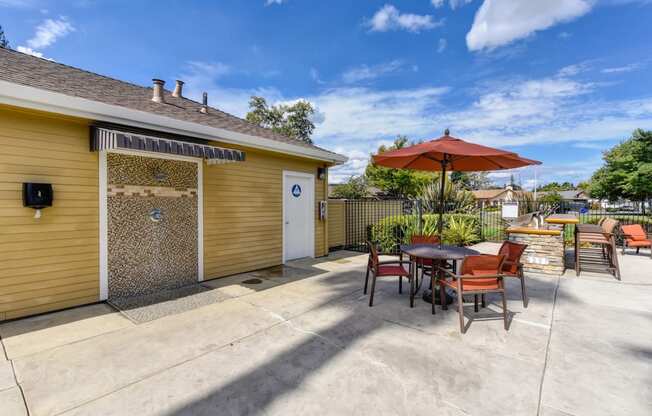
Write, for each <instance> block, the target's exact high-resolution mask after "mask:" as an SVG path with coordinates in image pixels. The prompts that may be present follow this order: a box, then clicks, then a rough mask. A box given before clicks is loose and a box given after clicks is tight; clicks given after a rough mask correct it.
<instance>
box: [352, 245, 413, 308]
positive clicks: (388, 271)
mask: <svg viewBox="0 0 652 416" xmlns="http://www.w3.org/2000/svg"><path fill="white" fill-rule="evenodd" d="M367 246H368V247H369V261H368V262H367V275H366V277H365V281H364V293H365V295H366V294H367V284H368V283H369V274H371V293H370V294H369V306H370V307H371V306H373V304H374V291H375V289H376V278H377V277H385V276H395V277H398V279H399V287H398V292H399V293H402V292H403V290H402V281H403V277H407V279H408V280H409V281H410V306H413V305H414V280H413V279H412V275H411V273H410V271H409V264H410V263H409V262H407V261H401V260H399V261H396V260H392V261H379V259H378V250H376V246H375V245H374V244H373V243H371V242H367ZM404 265H407V266H408V268H405V267H404Z"/></svg>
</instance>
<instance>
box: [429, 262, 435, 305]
mask: <svg viewBox="0 0 652 416" xmlns="http://www.w3.org/2000/svg"><path fill="white" fill-rule="evenodd" d="M430 287H431V288H432V289H431V290H430V298H431V299H430V301H431V303H432V314H433V315H434V314H435V273H434V270H433V273H432V274H431V275H430Z"/></svg>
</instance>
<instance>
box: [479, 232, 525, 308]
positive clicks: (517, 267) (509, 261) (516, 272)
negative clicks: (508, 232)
mask: <svg viewBox="0 0 652 416" xmlns="http://www.w3.org/2000/svg"><path fill="white" fill-rule="evenodd" d="M526 248H527V244H519V243H515V242H513V241H503V245H502V246H500V250H499V251H498V254H502V255H504V256H505V262H504V263H503V274H504V275H505V276H509V277H516V278H517V279H519V280H520V281H521V298H522V299H523V306H524V307H526V308H527V304H528V298H527V292H526V290H525V274H523V263H521V256H522V255H523V252H525V249H526ZM482 301H483V302H482V303H483V305H482V306H484V297H483V299H482Z"/></svg>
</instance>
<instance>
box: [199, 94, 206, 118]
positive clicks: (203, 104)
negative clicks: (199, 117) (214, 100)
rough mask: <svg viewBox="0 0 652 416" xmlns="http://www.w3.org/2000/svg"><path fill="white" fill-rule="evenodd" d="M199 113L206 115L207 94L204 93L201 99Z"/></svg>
mask: <svg viewBox="0 0 652 416" xmlns="http://www.w3.org/2000/svg"><path fill="white" fill-rule="evenodd" d="M199 111H200V112H201V113H203V114H206V113H208V93H207V92H205V93H204V95H203V99H202V104H201V109H199Z"/></svg>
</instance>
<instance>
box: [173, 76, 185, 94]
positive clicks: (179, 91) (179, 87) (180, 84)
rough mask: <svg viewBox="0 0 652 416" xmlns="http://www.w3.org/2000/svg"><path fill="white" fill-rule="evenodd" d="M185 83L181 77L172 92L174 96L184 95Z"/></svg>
mask: <svg viewBox="0 0 652 416" xmlns="http://www.w3.org/2000/svg"><path fill="white" fill-rule="evenodd" d="M183 84H184V82H183V81H181V80H180V79H178V80H177V84H176V85H175V86H174V91H173V92H172V96H173V97H177V98H182V97H183Z"/></svg>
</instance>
